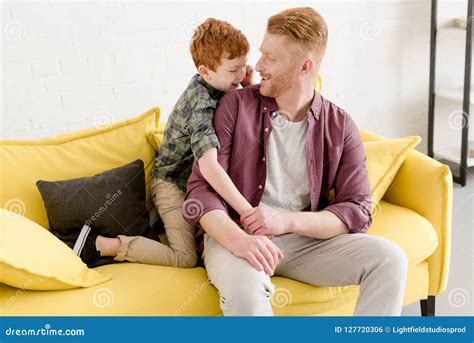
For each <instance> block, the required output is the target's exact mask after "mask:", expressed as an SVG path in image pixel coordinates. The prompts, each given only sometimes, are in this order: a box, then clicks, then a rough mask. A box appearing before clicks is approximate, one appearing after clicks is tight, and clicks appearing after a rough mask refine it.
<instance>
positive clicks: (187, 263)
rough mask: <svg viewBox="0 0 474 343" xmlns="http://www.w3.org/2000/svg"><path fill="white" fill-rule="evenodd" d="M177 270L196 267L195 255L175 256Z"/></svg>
mask: <svg viewBox="0 0 474 343" xmlns="http://www.w3.org/2000/svg"><path fill="white" fill-rule="evenodd" d="M177 260H178V265H177V266H176V267H178V268H194V267H196V265H197V261H198V258H197V254H193V253H180V254H177Z"/></svg>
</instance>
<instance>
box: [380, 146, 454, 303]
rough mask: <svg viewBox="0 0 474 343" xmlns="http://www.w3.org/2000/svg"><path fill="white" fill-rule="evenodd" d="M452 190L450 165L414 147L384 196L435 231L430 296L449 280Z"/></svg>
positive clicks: (430, 270)
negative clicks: (436, 238)
mask: <svg viewBox="0 0 474 343" xmlns="http://www.w3.org/2000/svg"><path fill="white" fill-rule="evenodd" d="M452 189H453V181H452V175H451V171H450V170H449V167H448V166H447V165H445V164H441V163H440V162H438V161H436V160H434V159H432V158H430V157H428V156H426V155H424V154H422V153H420V152H418V151H415V150H414V151H412V152H410V153H409V155H408V156H407V159H406V160H405V162H404V163H403V164H402V166H401V167H400V170H399V171H398V173H397V175H396V176H395V179H394V180H393V182H392V184H391V185H390V187H389V189H388V190H387V192H386V193H385V195H384V197H383V199H384V200H385V201H388V202H390V203H392V204H395V205H399V206H402V207H406V208H409V209H411V210H413V211H415V212H417V213H419V214H420V215H422V216H423V217H425V218H426V219H428V220H429V221H430V222H431V224H432V225H433V227H434V229H435V230H436V234H437V236H438V246H437V248H436V250H435V252H434V253H433V255H431V256H430V257H429V258H428V264H429V275H430V281H429V290H428V294H429V295H438V294H440V293H441V292H443V291H444V290H445V289H446V287H447V283H448V274H449V263H450V256H451V215H452V195H453V193H452Z"/></svg>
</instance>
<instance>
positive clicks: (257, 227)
mask: <svg viewBox="0 0 474 343" xmlns="http://www.w3.org/2000/svg"><path fill="white" fill-rule="evenodd" d="M240 222H241V223H242V225H243V226H244V229H245V230H246V231H247V232H248V233H249V234H251V235H266V236H274V235H282V234H284V233H287V232H290V229H289V226H290V225H289V222H288V218H287V216H285V213H283V212H279V211H276V210H274V209H272V208H269V207H254V208H251V209H249V210H246V211H244V212H243V213H242V215H241V216H240Z"/></svg>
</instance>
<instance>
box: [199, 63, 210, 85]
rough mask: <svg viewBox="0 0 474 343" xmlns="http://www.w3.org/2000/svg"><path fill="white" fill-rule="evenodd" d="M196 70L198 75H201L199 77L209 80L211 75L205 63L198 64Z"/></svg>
mask: <svg viewBox="0 0 474 343" xmlns="http://www.w3.org/2000/svg"><path fill="white" fill-rule="evenodd" d="M197 70H198V73H199V75H201V77H202V78H203V79H204V80H206V81H209V80H210V79H211V75H210V74H209V69H207V67H206V66H205V65H200V66H199V67H198V68H197Z"/></svg>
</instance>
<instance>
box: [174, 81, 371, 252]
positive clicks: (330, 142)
mask: <svg viewBox="0 0 474 343" xmlns="http://www.w3.org/2000/svg"><path fill="white" fill-rule="evenodd" d="M259 89H260V87H259V85H255V86H252V87H247V88H244V89H240V90H236V91H233V92H230V93H228V94H226V95H225V96H224V97H223V98H222V99H221V100H220V102H219V105H218V107H217V110H216V114H215V117H214V128H215V131H216V134H217V137H218V138H219V142H220V145H221V149H220V150H219V151H218V161H219V163H220V164H221V165H222V167H223V168H224V170H225V171H227V173H228V174H229V176H230V178H231V179H232V181H233V182H234V184H235V186H236V187H237V189H238V190H239V191H240V192H241V193H242V195H243V196H244V197H245V198H246V199H247V200H248V201H249V203H250V204H251V205H252V206H253V207H257V206H258V205H259V203H260V199H261V198H262V195H263V191H264V188H265V179H266V174H267V168H266V166H267V165H266V160H265V157H266V154H267V144H268V138H269V136H270V134H271V133H272V124H271V116H272V115H273V113H274V112H275V111H277V110H278V106H277V103H276V101H275V99H274V98H270V97H266V96H263V95H261V94H260V91H259ZM308 116H309V127H308V137H307V140H306V149H305V150H306V162H307V168H308V171H307V172H308V179H309V180H308V181H309V193H310V201H311V206H310V207H309V208H308V209H306V210H308V211H320V210H328V211H331V212H333V213H334V214H336V215H337V216H338V217H339V218H340V219H341V221H342V222H344V223H345V224H346V225H347V227H348V228H349V231H350V232H351V233H356V232H365V231H367V228H368V227H369V226H370V224H371V223H372V216H371V191H370V186H369V180H368V177H367V169H366V167H365V154H364V146H363V144H362V141H361V138H360V135H359V131H358V129H357V127H356V125H355V123H354V122H353V120H352V119H351V117H350V116H349V114H347V113H346V112H345V111H344V110H342V109H340V108H339V107H337V106H336V105H334V104H333V103H332V102H330V101H328V100H327V99H325V98H323V97H322V96H321V95H320V94H318V93H317V92H315V93H314V97H313V101H312V104H311V106H310V108H309V110H308ZM288 139H291V137H288ZM293 167H294V168H298V167H299V166H297V165H295V166H293ZM332 189H334V195H335V197H334V199H332V200H330V198H329V192H330V191H331V190H332ZM212 210H223V211H225V212H227V213H228V214H229V216H230V217H231V218H232V219H233V220H234V221H235V222H236V223H237V224H239V225H240V218H239V215H238V213H237V212H236V211H234V209H232V208H231V207H230V206H229V205H228V204H227V203H226V202H225V201H224V200H223V199H222V198H221V197H220V196H219V195H218V194H217V193H216V192H215V191H214V189H213V188H212V187H211V186H210V185H209V184H208V183H207V182H206V180H205V179H204V177H203V176H202V174H201V172H200V171H199V166H198V164H197V162H194V165H193V168H192V173H191V176H190V177H189V180H188V184H187V193H186V199H185V201H184V203H183V216H184V217H185V218H186V220H187V221H188V222H189V223H190V224H192V225H198V222H199V220H200V218H201V216H202V215H204V214H205V213H207V212H209V211H212ZM198 226H199V225H198ZM203 233H204V231H203V229H202V228H200V229H199V231H198V233H197V235H196V238H197V243H198V251H199V252H202V248H203V247H202V235H203Z"/></svg>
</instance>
